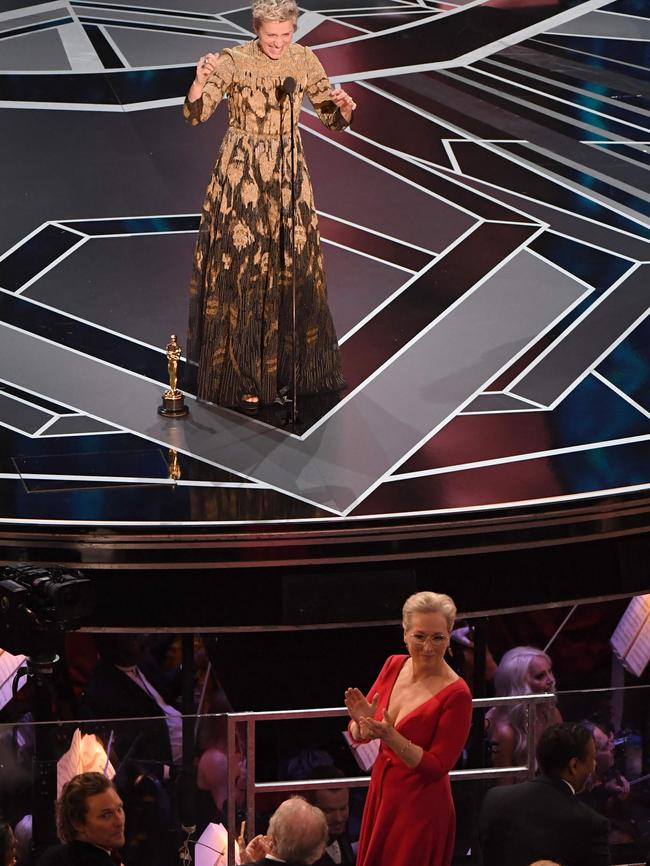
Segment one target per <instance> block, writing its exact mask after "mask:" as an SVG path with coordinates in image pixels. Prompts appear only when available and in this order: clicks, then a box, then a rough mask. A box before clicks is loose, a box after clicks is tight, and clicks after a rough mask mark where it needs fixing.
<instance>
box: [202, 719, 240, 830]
mask: <svg viewBox="0 0 650 866" xmlns="http://www.w3.org/2000/svg"><path fill="white" fill-rule="evenodd" d="M224 709H225V711H229V710H230V709H231V708H230V707H228V708H224ZM227 734H228V719H227V717H226V716H225V715H223V714H220V715H215V716H212V715H210V716H204V717H203V718H202V719H201V722H200V725H199V734H198V746H199V749H200V750H201V757H200V758H199V763H198V766H197V770H196V784H197V787H198V793H199V796H198V798H197V807H198V812H199V826H205V824H206V823H207V820H206V819H208V820H209V821H213V822H214V823H217V824H218V823H225V821H226V808H227V803H226V801H227V798H228V736H227ZM235 749H236V752H235V754H236V761H237V769H236V786H237V807H238V808H241V807H243V806H244V803H245V800H246V761H245V758H244V750H243V747H242V744H241V742H240V738H239V736H238V737H237V741H236V746H235Z"/></svg>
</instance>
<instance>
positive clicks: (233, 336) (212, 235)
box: [183, 0, 356, 411]
mask: <svg viewBox="0 0 650 866" xmlns="http://www.w3.org/2000/svg"><path fill="white" fill-rule="evenodd" d="M297 16H298V9H297V6H296V4H295V2H294V0H255V2H254V3H253V26H254V29H255V32H256V34H257V38H256V39H254V40H253V41H251V42H247V43H245V44H243V45H239V46H236V47H235V48H226V49H224V50H223V51H222V52H221V53H220V54H207V55H205V56H204V57H202V58H201V59H200V60H199V63H198V65H197V68H196V78H195V80H194V82H193V83H192V86H191V87H190V90H189V92H188V94H187V98H186V100H185V105H184V109H183V111H184V116H185V119H186V120H187V121H188V122H189V123H191V124H193V125H195V124H198V123H202V122H204V121H206V120H207V119H208V118H209V117H210V116H211V115H212V113H213V112H214V110H215V109H216V107H217V105H218V104H219V102H220V100H221V99H222V97H223V96H225V95H227V96H228V130H227V132H226V134H225V136H224V138H223V141H222V143H221V149H220V151H219V156H218V159H217V163H216V165H215V168H214V172H213V175H212V179H211V181H210V184H209V186H208V189H207V193H206V197H205V201H204V204H203V209H202V213H201V222H200V227H199V236H198V241H197V245H196V253H195V258H194V267H193V272H192V279H191V284H190V314H189V331H188V345H187V357H188V359H189V360H191V361H195V362H197V363H198V380H197V385H198V391H197V393H198V396H199V398H200V399H203V400H209V401H211V402H214V403H218V404H220V405H223V406H235V405H240V406H243V407H244V408H246V409H247V410H248V411H255V409H256V408H257V406H258V405H259V403H260V402H261V403H270V402H272V401H273V400H274V398H275V397H276V395H277V393H278V392H279V391H280V389H281V388H283V387H285V386H291V382H292V369H293V368H292V329H291V324H292V317H291V266H292V262H291V246H290V244H291V152H290V151H291V147H290V145H291V116H290V111H291V105H292V104H293V113H294V125H295V136H294V143H295V200H296V225H295V252H296V262H295V267H296V290H297V291H296V297H297V302H296V324H297V335H296V358H297V392H298V394H312V393H322V392H326V391H336V390H339V389H340V388H342V387H343V385H344V384H345V383H344V380H343V376H342V373H341V366H340V359H339V349H338V341H337V337H336V332H335V330H334V324H333V322H332V317H331V314H330V311H329V307H328V305H327V288H326V283H325V275H324V272H323V260H322V254H321V247H320V235H319V231H318V220H317V216H316V210H315V207H314V199H313V193H312V188H311V182H310V179H309V173H308V171H307V165H306V163H305V157H304V153H303V148H302V143H301V140H300V134H299V132H298V115H299V113H300V106H301V102H302V98H303V95H304V94H306V95H307V96H308V98H309V100H310V102H311V104H312V106H313V107H314V109H315V111H316V112H317V114H318V116H319V117H320V119H321V120H322V122H323V123H324V124H325V126H327V127H328V128H329V129H332V130H342V129H345V127H346V126H348V125H349V123H350V121H351V119H352V112H353V110H354V108H355V107H356V106H355V104H354V102H353V100H352V99H351V97H350V96H348V94H346V93H345V91H343V90H341V89H340V88H336V89H332V88H331V86H330V83H329V81H328V79H327V76H326V74H325V72H324V70H323V67H322V66H321V64H320V62H319V61H318V59H317V58H316V56H315V55H314V53H313V52H312V51H311V49H309V48H306V47H304V46H301V45H297V44H295V43H293V42H292V39H293V33H294V30H295V27H296V21H297ZM287 78H293V79H294V80H295V82H296V85H295V93H294V96H293V102H292V101H291V100H290V99H289V97H288V96H287V95H286V93H285V92H284V90H283V87H282V85H283V83H284V82H285V81H286V79H287Z"/></svg>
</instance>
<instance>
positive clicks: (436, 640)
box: [409, 631, 448, 646]
mask: <svg viewBox="0 0 650 866" xmlns="http://www.w3.org/2000/svg"><path fill="white" fill-rule="evenodd" d="M409 637H410V638H411V640H413V641H415V643H416V644H419V645H420V646H424V644H425V643H426V642H427V641H428V640H429V641H431V643H432V644H433V645H434V646H437V645H440V644H442V643H446V641H447V640H448V638H447V635H444V634H423V633H422V632H420V631H416V632H414V633H413V632H412V633H411V634H410V635H409Z"/></svg>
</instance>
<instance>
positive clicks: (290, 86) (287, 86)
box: [280, 75, 296, 96]
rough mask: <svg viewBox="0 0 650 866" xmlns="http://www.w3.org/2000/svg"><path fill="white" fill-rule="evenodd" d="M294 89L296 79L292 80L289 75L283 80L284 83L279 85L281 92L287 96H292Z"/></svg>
mask: <svg viewBox="0 0 650 866" xmlns="http://www.w3.org/2000/svg"><path fill="white" fill-rule="evenodd" d="M295 89H296V79H295V78H292V77H291V75H289V76H288V77H287V78H285V79H284V81H283V82H282V84H281V85H280V90H281V92H282V93H286V94H287V96H293V92H294V90H295Z"/></svg>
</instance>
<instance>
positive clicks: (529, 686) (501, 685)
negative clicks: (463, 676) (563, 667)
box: [485, 646, 562, 784]
mask: <svg viewBox="0 0 650 866" xmlns="http://www.w3.org/2000/svg"><path fill="white" fill-rule="evenodd" d="M494 686H495V691H496V696H497V697H510V696H512V695H531V694H543V693H544V692H555V677H554V676H553V664H552V662H551V659H550V657H549V656H548V655H547V654H546V653H545V652H544V651H543V650H541V649H538V648H537V647H531V646H518V647H514V648H513V649H511V650H508V652H506V653H505V654H504V656H503V658H502V659H501V661H500V662H499V665H498V667H497V669H496V673H495V675H494ZM561 721H562V715H561V713H560V711H559V710H558V708H557V704H556V703H555V702H553V703H549V704H538V705H537V708H536V715H535V732H534V737H535V743H537V742H538V741H539V738H540V737H541V735H542V734H543V733H544V731H545V730H546V729H547V728H548V727H549V726H550V725H555V724H558V723H560V722H561ZM485 725H486V736H487V738H488V741H489V743H490V747H491V753H492V764H493V766H495V767H510V766H513V765H519V764H525V763H526V750H527V747H528V725H527V708H526V706H525V705H524V704H515V705H512V704H511V705H509V706H506V707H494V708H493V709H491V710H490V711H489V712H488V713H487V714H486V717H485ZM513 781H515V780H514V779H511V780H504V784H508V783H512V782H513Z"/></svg>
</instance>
